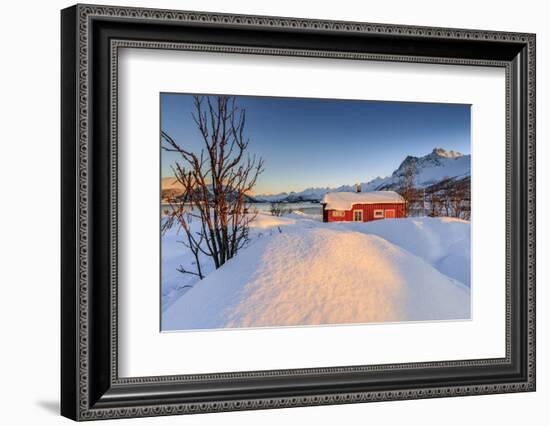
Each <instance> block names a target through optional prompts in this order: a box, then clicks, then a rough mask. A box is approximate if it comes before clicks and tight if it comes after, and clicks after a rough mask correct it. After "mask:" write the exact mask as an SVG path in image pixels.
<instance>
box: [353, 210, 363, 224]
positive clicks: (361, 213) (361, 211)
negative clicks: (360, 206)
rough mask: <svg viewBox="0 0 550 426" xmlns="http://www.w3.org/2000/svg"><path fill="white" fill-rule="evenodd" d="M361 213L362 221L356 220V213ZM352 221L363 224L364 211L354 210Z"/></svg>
mask: <svg viewBox="0 0 550 426" xmlns="http://www.w3.org/2000/svg"><path fill="white" fill-rule="evenodd" d="M356 212H359V213H361V220H355V213H356ZM352 219H353V221H354V222H363V210H353V214H352Z"/></svg>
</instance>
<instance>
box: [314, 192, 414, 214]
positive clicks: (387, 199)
mask: <svg viewBox="0 0 550 426" xmlns="http://www.w3.org/2000/svg"><path fill="white" fill-rule="evenodd" d="M321 202H322V203H323V204H326V206H325V209H327V210H350V209H351V208H352V207H353V205H354V204H384V203H391V204H395V203H404V202H405V199H404V198H403V197H402V196H401V195H399V194H398V193H397V192H394V191H371V192H329V193H327V194H325V196H324V197H323V201H321Z"/></svg>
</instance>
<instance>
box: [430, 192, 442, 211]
mask: <svg viewBox="0 0 550 426" xmlns="http://www.w3.org/2000/svg"><path fill="white" fill-rule="evenodd" d="M426 199H427V201H428V205H429V213H428V216H431V217H437V216H440V215H441V207H442V204H443V200H442V197H441V194H440V193H439V191H429V192H427V194H426Z"/></svg>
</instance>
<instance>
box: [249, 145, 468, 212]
mask: <svg viewBox="0 0 550 426" xmlns="http://www.w3.org/2000/svg"><path fill="white" fill-rule="evenodd" d="M410 168H412V169H413V170H414V176H415V177H414V182H415V186H416V187H417V188H426V187H429V186H432V185H434V184H437V183H438V182H441V181H442V180H443V179H447V178H453V179H457V180H459V179H463V178H466V177H468V176H470V155H469V154H468V155H463V154H461V153H460V152H456V151H452V150H451V151H446V150H444V149H443V148H434V150H433V151H432V152H431V153H429V154H427V155H424V156H423V157H414V156H411V155H409V156H407V157H406V158H405V159H404V160H403V162H402V163H401V164H400V165H399V167H398V168H397V169H396V170H395V171H394V172H393V173H392V174H391V176H387V177H377V178H375V179H373V180H371V181H368V182H362V183H360V184H359V185H360V186H361V191H363V192H366V191H379V190H389V189H397V188H398V187H399V185H400V184H401V182H402V180H403V176H404V175H405V173H406V172H407V171H408V169H410ZM355 190H356V185H355V184H350V185H342V186H339V187H337V188H307V189H305V190H303V191H300V192H288V193H287V192H282V193H280V194H275V195H271V194H270V195H264V194H258V195H255V197H254V198H255V200H256V201H258V202H273V201H287V202H298V201H320V200H321V199H322V198H323V196H324V195H325V194H326V193H327V192H342V191H355Z"/></svg>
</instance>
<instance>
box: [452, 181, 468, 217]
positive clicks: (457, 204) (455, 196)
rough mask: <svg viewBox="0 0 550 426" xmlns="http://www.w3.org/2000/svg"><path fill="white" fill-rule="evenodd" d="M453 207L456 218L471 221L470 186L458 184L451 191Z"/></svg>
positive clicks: (463, 183)
mask: <svg viewBox="0 0 550 426" xmlns="http://www.w3.org/2000/svg"><path fill="white" fill-rule="evenodd" d="M450 198H451V206H452V213H453V216H454V217H457V218H462V219H466V217H468V219H469V214H468V213H469V205H467V203H468V202H469V201H468V198H469V185H468V184H466V183H465V182H463V181H462V182H456V183H455V184H454V185H453V187H452V189H451V197H450Z"/></svg>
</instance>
